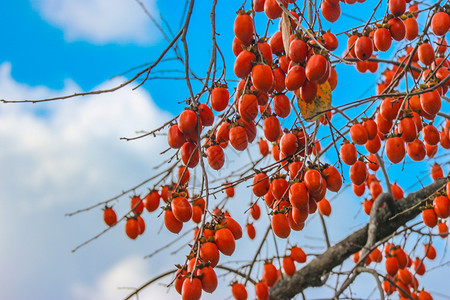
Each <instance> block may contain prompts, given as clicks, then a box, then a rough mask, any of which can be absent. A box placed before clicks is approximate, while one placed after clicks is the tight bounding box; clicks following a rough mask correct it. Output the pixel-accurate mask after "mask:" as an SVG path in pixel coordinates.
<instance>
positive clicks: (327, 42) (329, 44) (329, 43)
mask: <svg viewBox="0 0 450 300" xmlns="http://www.w3.org/2000/svg"><path fill="white" fill-rule="evenodd" d="M322 39H323V45H324V47H325V48H327V49H328V50H330V51H334V50H336V49H337V47H338V45H339V42H338V39H337V38H336V36H335V35H334V34H333V33H332V32H331V31H327V32H325V33H324V34H323V35H322Z"/></svg>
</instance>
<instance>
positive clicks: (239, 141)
mask: <svg viewBox="0 0 450 300" xmlns="http://www.w3.org/2000/svg"><path fill="white" fill-rule="evenodd" d="M229 134H230V138H229V140H230V144H231V146H233V148H234V149H236V150H238V151H244V150H245V149H247V146H248V137H247V133H246V131H245V128H244V127H243V126H240V125H237V126H234V127H233V128H231V129H230V133H229Z"/></svg>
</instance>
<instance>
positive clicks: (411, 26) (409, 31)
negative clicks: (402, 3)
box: [404, 17, 419, 41]
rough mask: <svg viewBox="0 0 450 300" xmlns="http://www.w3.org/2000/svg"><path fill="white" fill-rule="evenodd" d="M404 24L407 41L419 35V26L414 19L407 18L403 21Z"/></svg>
mask: <svg viewBox="0 0 450 300" xmlns="http://www.w3.org/2000/svg"><path fill="white" fill-rule="evenodd" d="M404 24H405V29H406V33H405V38H406V39H407V40H408V41H412V40H414V39H415V38H416V37H417V36H418V35H419V24H417V20H416V18H414V17H412V18H407V19H405V21H404Z"/></svg>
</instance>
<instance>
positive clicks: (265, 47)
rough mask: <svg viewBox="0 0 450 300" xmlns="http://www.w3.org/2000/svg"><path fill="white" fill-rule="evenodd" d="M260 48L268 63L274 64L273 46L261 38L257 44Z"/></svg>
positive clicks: (269, 64)
mask: <svg viewBox="0 0 450 300" xmlns="http://www.w3.org/2000/svg"><path fill="white" fill-rule="evenodd" d="M257 47H258V50H259V51H260V52H261V54H262V56H263V59H264V60H267V65H268V66H272V63H273V59H272V56H273V53H272V47H271V46H270V45H269V44H268V43H267V42H264V41H262V40H260V41H259V42H258V44H257Z"/></svg>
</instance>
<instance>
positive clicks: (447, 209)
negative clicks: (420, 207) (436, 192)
mask: <svg viewBox="0 0 450 300" xmlns="http://www.w3.org/2000/svg"><path fill="white" fill-rule="evenodd" d="M433 209H434V212H435V213H436V215H437V216H438V217H439V218H442V219H446V218H448V217H449V216H450V200H449V199H448V197H447V196H443V195H441V196H437V197H436V198H435V199H434V200H433Z"/></svg>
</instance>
